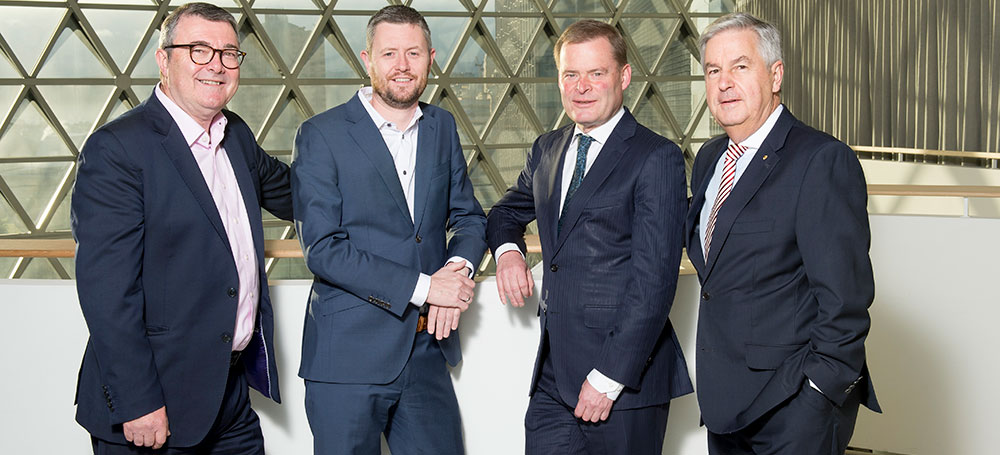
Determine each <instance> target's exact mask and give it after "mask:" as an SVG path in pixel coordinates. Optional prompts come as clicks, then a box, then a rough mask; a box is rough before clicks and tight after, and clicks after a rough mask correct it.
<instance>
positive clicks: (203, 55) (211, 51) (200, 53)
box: [163, 44, 247, 70]
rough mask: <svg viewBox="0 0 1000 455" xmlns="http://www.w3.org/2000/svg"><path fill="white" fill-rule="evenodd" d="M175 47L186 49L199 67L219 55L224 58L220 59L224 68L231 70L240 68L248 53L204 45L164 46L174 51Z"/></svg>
mask: <svg viewBox="0 0 1000 455" xmlns="http://www.w3.org/2000/svg"><path fill="white" fill-rule="evenodd" d="M175 47H186V48H187V49H188V51H189V54H190V55H191V61H192V62H194V63H195V64H198V65H207V64H208V63H209V62H211V61H212V59H214V58H215V54H216V53H218V54H219V55H221V56H222V57H220V58H219V60H220V61H221V62H222V66H224V67H226V68H229V69H231V70H234V69H236V68H239V67H240V64H241V63H243V57H246V56H247V53H246V52H243V51H240V50H237V49H216V48H214V47H212V46H206V45H204V44H171V45H169V46H163V48H164V49H173V48H175Z"/></svg>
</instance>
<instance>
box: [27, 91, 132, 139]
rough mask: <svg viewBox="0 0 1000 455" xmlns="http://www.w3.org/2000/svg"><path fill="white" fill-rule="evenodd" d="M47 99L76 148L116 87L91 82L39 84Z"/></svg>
mask: <svg viewBox="0 0 1000 455" xmlns="http://www.w3.org/2000/svg"><path fill="white" fill-rule="evenodd" d="M38 91H39V92H41V93H42V97H44V98H45V102H46V103H48V104H49V107H50V108H52V112H53V113H55V115H56V118H57V119H59V122H60V123H61V124H62V127H63V129H65V130H66V133H68V134H69V136H70V138H71V139H72V140H73V143H74V144H76V146H77V147H83V141H84V140H85V139H87V135H89V134H90V128H91V127H92V126H94V121H95V120H97V116H98V115H100V114H101V111H103V110H104V105H105V104H106V103H107V102H108V98H110V97H111V93H112V92H113V91H114V87H107V86H92V85H91V86H88V85H46V86H39V87H38Z"/></svg>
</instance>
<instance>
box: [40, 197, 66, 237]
mask: <svg viewBox="0 0 1000 455" xmlns="http://www.w3.org/2000/svg"><path fill="white" fill-rule="evenodd" d="M71 199H72V196H71V195H69V194H67V195H66V196H65V197H63V200H62V201H60V202H59V207H58V208H56V213H54V214H53V215H52V220H51V221H49V225H48V226H46V227H45V232H58V231H61V232H69V231H70V229H71V227H70V223H69V212H70V206H71V204H70V200H71Z"/></svg>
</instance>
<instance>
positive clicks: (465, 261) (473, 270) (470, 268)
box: [425, 256, 476, 300]
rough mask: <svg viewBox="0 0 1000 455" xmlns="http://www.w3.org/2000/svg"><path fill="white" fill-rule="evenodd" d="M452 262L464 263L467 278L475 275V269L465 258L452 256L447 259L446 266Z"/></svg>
mask: <svg viewBox="0 0 1000 455" xmlns="http://www.w3.org/2000/svg"><path fill="white" fill-rule="evenodd" d="M452 262H464V263H465V268H467V269H469V273H468V276H469V278H472V274H474V273H476V267H475V266H473V265H472V263H471V262H469V260H468V259H466V258H463V257H461V256H452V257H450V258H448V262H447V264H451V263H452ZM425 300H426V299H425Z"/></svg>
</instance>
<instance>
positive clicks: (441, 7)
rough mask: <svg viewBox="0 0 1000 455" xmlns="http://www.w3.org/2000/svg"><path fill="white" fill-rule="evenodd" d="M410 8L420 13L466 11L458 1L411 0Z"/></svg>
mask: <svg viewBox="0 0 1000 455" xmlns="http://www.w3.org/2000/svg"><path fill="white" fill-rule="evenodd" d="M474 3H479V2H474ZM410 6H412V7H413V8H414V9H416V10H417V11H420V12H421V13H423V12H427V11H462V12H465V11H468V9H466V8H465V7H464V6H462V2H460V1H458V0H413V1H412V2H411V3H410ZM431 31H433V29H432V30H431Z"/></svg>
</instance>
